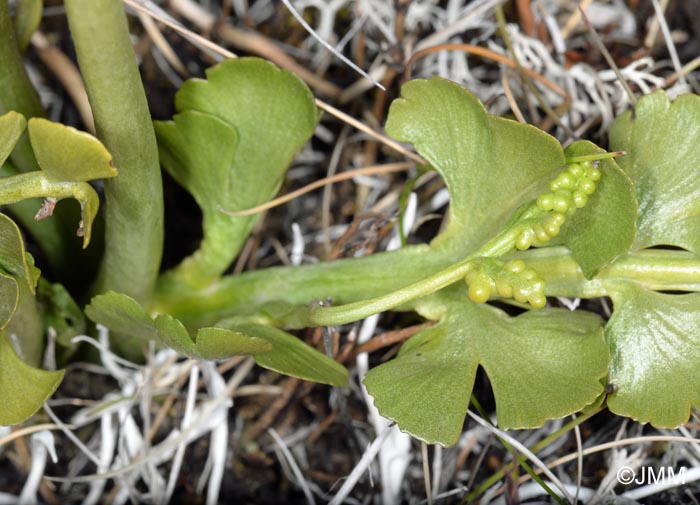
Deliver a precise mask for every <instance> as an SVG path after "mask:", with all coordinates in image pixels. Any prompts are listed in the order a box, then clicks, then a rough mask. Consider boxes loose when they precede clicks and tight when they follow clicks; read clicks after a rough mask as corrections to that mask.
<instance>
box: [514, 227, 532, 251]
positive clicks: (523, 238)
mask: <svg viewBox="0 0 700 505" xmlns="http://www.w3.org/2000/svg"><path fill="white" fill-rule="evenodd" d="M534 238H535V234H534V232H533V231H532V230H523V232H522V233H521V234H520V235H518V238H516V239H515V247H516V249H518V250H519V251H524V250H526V249H529V248H530V246H531V245H532V240H533V239H534Z"/></svg>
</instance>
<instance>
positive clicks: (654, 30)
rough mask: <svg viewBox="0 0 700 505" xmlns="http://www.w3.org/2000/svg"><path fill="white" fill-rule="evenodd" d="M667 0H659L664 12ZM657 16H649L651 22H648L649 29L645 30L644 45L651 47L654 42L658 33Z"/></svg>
mask: <svg viewBox="0 0 700 505" xmlns="http://www.w3.org/2000/svg"><path fill="white" fill-rule="evenodd" d="M668 2H669V0H661V10H662V11H663V12H666V7H668ZM659 21H660V19H659V17H658V16H654V17H653V18H651V23H650V24H649V29H648V30H647V34H646V37H644V43H643V44H644V47H646V48H647V49H651V48H653V47H654V45H655V44H656V37H657V36H658V35H659Z"/></svg>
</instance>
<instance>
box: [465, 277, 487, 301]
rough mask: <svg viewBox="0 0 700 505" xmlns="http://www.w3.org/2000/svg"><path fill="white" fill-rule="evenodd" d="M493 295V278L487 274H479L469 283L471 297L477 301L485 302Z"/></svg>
mask: <svg viewBox="0 0 700 505" xmlns="http://www.w3.org/2000/svg"><path fill="white" fill-rule="evenodd" d="M490 296H491V278H490V277H489V276H487V275H484V274H482V275H479V276H477V277H476V278H475V279H474V280H473V281H472V283H471V284H470V285H469V299H470V300H471V301H473V302H476V303H484V302H486V301H488V299H489V297H490Z"/></svg>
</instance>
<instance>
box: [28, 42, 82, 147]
mask: <svg viewBox="0 0 700 505" xmlns="http://www.w3.org/2000/svg"><path fill="white" fill-rule="evenodd" d="M32 46H34V48H35V49H36V52H37V55H38V56H39V59H41V61H42V62H43V63H44V65H46V66H47V68H48V69H49V70H51V72H52V73H53V74H54V75H55V76H56V78H58V80H59V81H60V82H61V84H62V85H63V87H64V89H65V90H66V92H67V93H68V95H69V96H70V97H71V100H72V101H73V105H75V108H76V109H78V114H80V119H81V120H82V121H83V124H84V125H85V129H86V130H87V131H89V132H90V133H92V134H93V135H95V120H94V119H93V117H92V109H91V108H90V102H89V101H88V96H87V92H86V91H85V84H83V78H82V77H81V75H80V71H79V70H78V68H77V67H76V66H75V63H73V62H72V61H71V60H70V59H69V58H68V57H67V56H66V55H65V54H64V53H63V52H62V51H61V50H60V49H58V48H57V47H55V46H53V45H52V44H51V43H50V42H49V41H48V39H47V38H46V37H45V36H44V34H43V33H41V32H40V31H36V32H34V34H33V35H32Z"/></svg>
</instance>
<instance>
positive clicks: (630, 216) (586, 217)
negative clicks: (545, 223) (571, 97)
mask: <svg viewBox="0 0 700 505" xmlns="http://www.w3.org/2000/svg"><path fill="white" fill-rule="evenodd" d="M565 152H566V156H567V157H575V156H585V155H589V154H601V153H604V152H605V151H604V150H603V149H601V148H599V147H597V146H596V145H595V144H593V143H591V142H588V141H578V142H574V143H573V144H571V145H570V146H569V147H567V148H566V151H565ZM599 163H600V170H601V172H602V177H601V179H600V181H598V182H597V183H596V185H597V187H596V191H595V193H593V194H592V195H591V196H590V197H589V198H588V203H587V204H586V206H585V207H584V208H582V209H579V210H577V211H576V214H574V215H573V216H570V217H568V218H567V222H566V223H564V226H563V227H562V230H561V233H560V234H559V239H560V240H561V242H562V243H563V244H565V245H566V246H567V247H568V248H569V249H571V252H572V253H573V256H574V259H576V262H577V263H578V264H579V265H580V266H581V270H582V271H583V274H584V275H585V276H586V277H587V278H589V279H590V278H591V277H593V276H594V275H595V274H597V273H598V272H599V271H600V270H601V269H602V268H604V267H605V266H607V265H609V264H610V263H612V262H613V261H614V260H615V259H616V258H618V257H619V256H620V255H622V254H624V253H626V252H628V251H629V250H630V248H631V247H632V245H633V244H634V241H635V238H636V234H637V228H636V223H637V200H636V198H635V193H634V186H633V184H632V181H631V180H630V179H629V177H628V176H627V175H626V174H625V173H624V172H623V171H622V170H621V169H620V167H619V166H618V165H617V163H616V162H615V160H613V159H604V160H600V162H599Z"/></svg>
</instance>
